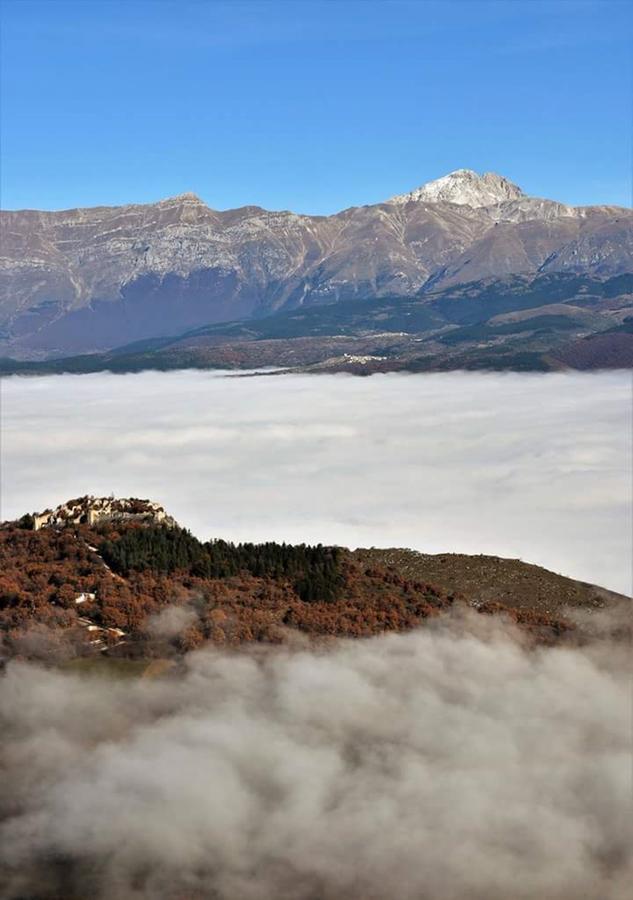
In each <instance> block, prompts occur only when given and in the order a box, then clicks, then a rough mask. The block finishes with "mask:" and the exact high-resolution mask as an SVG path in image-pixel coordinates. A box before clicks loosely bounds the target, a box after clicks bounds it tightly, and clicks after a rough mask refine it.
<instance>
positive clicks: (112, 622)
mask: <svg viewBox="0 0 633 900" xmlns="http://www.w3.org/2000/svg"><path fill="white" fill-rule="evenodd" d="M34 526H36V528H35V529H34ZM0 564H1V568H2V578H1V579H0V651H1V652H0V657H2V656H4V657H5V658H10V657H14V656H19V657H22V658H31V659H41V660H44V661H53V662H60V661H64V660H67V659H69V658H70V659H73V658H77V657H80V658H81V657H83V658H114V659H121V658H126V659H151V658H152V657H161V658H165V657H173V656H175V655H178V654H182V653H183V652H185V651H186V650H189V649H193V648H194V647H197V646H200V645H201V644H203V643H213V644H224V645H227V644H228V645H238V644H242V643H249V642H253V641H261V642H268V643H281V642H284V641H287V640H289V639H291V638H292V636H293V635H294V636H295V639H296V637H297V636H299V635H303V636H305V637H308V638H313V639H314V638H319V639H323V638H328V637H333V636H339V637H360V636H370V635H373V634H378V633H381V632H385V631H404V630H408V629H411V628H416V627H420V626H423V625H424V624H425V622H426V621H427V620H429V619H432V618H434V617H436V616H438V615H439V614H440V613H442V612H445V613H446V612H449V611H451V610H452V611H453V612H457V613H458V614H462V615H463V614H466V611H467V609H468V608H469V607H470V608H471V609H474V610H477V611H478V612H480V613H488V614H491V615H493V614H494V615H498V614H501V615H503V616H504V617H506V618H510V619H513V620H514V621H515V622H516V623H517V624H518V625H519V626H521V627H522V628H524V629H526V631H527V633H528V635H530V636H531V637H532V639H534V640H537V641H546V642H548V643H552V642H556V641H558V640H561V639H564V638H572V639H574V640H575V639H578V638H582V636H583V634H584V633H585V632H586V631H587V623H585V624H581V625H580V626H579V625H578V623H575V620H576V619H577V618H578V612H579V611H580V612H581V613H582V612H583V611H584V613H589V614H591V612H592V611H595V610H597V609H600V610H603V611H604V612H605V613H606V614H607V617H609V616H610V615H611V614H613V615H612V620H611V619H610V621H611V624H612V625H613V627H614V628H619V627H620V625H621V624H622V621H621V619H622V617H620V616H618V615H617V612H618V610H619V609H620V608H621V607H622V605H623V604H624V605H625V606H626V605H627V604H628V599H627V598H624V597H621V596H620V595H617V594H614V593H612V592H610V591H606V590H603V589H601V588H598V587H595V586H594V585H587V584H582V583H580V582H576V581H573V580H572V579H569V578H563V577H562V576H558V575H554V574H553V573H551V572H547V571H546V570H544V569H540V568H538V567H536V566H529V565H527V564H525V563H522V562H520V561H518V560H499V559H497V558H495V557H481V556H478V557H465V556H452V555H451V554H445V555H442V556H437V557H436V556H424V555H422V554H419V553H413V552H411V551H401V550H357V551H354V552H350V551H348V550H345V549H343V548H340V547H323V546H321V545H319V546H317V547H306V546H304V545H299V546H289V545H286V544H283V545H281V544H274V543H266V544H260V545H254V544H239V545H233V544H229V543H227V542H225V541H221V540H216V541H210V542H206V543H202V542H200V541H198V540H197V539H196V538H195V537H193V536H192V535H191V534H190V533H189V532H187V531H185V530H184V529H182V528H180V527H179V526H178V525H177V524H176V523H175V522H174V520H173V519H171V518H170V517H169V516H167V514H166V513H165V511H164V510H163V508H162V507H161V506H160V505H159V504H157V503H151V502H150V501H147V500H138V499H123V500H115V499H114V498H94V497H82V498H78V499H76V500H72V501H69V502H68V503H66V504H63V505H62V506H60V507H58V509H57V510H48V511H45V512H44V513H42V514H34V515H33V516H25V517H23V518H22V519H21V520H19V521H18V522H7V523H4V524H2V525H0ZM627 609H628V606H627ZM589 624H590V623H589Z"/></svg>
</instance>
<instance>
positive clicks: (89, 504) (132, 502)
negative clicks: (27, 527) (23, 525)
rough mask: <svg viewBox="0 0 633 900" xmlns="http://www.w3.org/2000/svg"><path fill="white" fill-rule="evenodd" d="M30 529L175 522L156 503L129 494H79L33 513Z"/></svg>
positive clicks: (173, 525)
mask: <svg viewBox="0 0 633 900" xmlns="http://www.w3.org/2000/svg"><path fill="white" fill-rule="evenodd" d="M32 519H33V530H34V531H39V530H40V529H41V528H64V527H66V526H70V525H97V524H99V523H100V522H113V521H121V522H142V523H144V524H152V525H160V524H162V525H168V526H171V527H175V526H176V521H175V520H174V519H172V517H171V516H168V515H167V513H166V512H165V510H164V508H163V507H162V506H161V505H160V504H159V503H154V502H153V501H151V500H139V499H137V498H134V497H131V498H126V499H116V498H115V497H92V496H86V497H78V498H77V499H75V500H68V501H67V502H66V503H62V504H60V505H59V506H57V507H56V508H55V509H45V510H44V511H43V512H41V513H33V516H32Z"/></svg>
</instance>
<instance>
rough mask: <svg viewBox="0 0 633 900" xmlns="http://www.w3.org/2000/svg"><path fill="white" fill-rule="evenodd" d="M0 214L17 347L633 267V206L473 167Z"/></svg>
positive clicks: (10, 332) (11, 348)
mask: <svg viewBox="0 0 633 900" xmlns="http://www.w3.org/2000/svg"><path fill="white" fill-rule="evenodd" d="M0 227H1V229H2V257H1V258H0V353H2V354H3V355H6V356H14V357H17V358H38V357H39V358H43V357H49V356H63V355H69V354H71V353H79V352H82V353H83V352H95V351H99V350H106V349H110V348H113V347H115V346H117V345H121V344H124V343H127V342H130V341H135V340H143V339H146V338H154V337H161V336H167V335H173V334H175V333H178V332H182V331H185V330H188V329H193V328H196V327H199V326H202V325H207V324H212V323H214V322H223V321H228V320H235V319H239V318H245V317H252V316H255V317H257V316H260V315H265V314H270V313H271V312H274V311H276V310H279V309H282V308H290V309H292V308H297V307H301V306H311V305H315V304H320V303H324V302H338V301H340V300H349V299H354V298H372V297H385V296H394V297H398V296H402V297H409V296H413V295H416V294H419V293H420V292H426V291H428V290H431V289H434V290H437V289H439V288H441V287H444V286H449V285H454V284H460V283H463V282H467V281H473V280H476V279H481V278H495V277H502V276H507V275H510V274H513V275H514V274H528V275H536V274H538V273H550V272H563V273H578V274H594V275H597V276H599V277H610V276H613V275H617V274H620V273H624V272H631V271H633V214H632V213H631V211H630V210H626V209H619V208H615V207H578V208H573V207H569V206H565V205H563V204H560V203H556V202H553V201H549V200H541V199H538V198H531V197H527V196H525V195H524V194H523V193H522V192H521V190H520V189H519V188H518V187H516V185H513V184H511V183H510V182H508V181H507V180H506V179H504V178H502V177H501V176H498V175H494V174H492V173H487V174H486V175H483V176H479V175H477V174H476V173H474V172H470V171H468V170H459V171H458V172H455V173H451V174H450V175H448V176H445V177H444V178H442V179H439V180H438V181H435V182H430V183H428V184H427V185H423V186H422V187H421V188H418V189H417V190H415V191H413V192H411V193H410V194H405V195H400V196H397V197H394V198H392V199H391V200H389V201H387V202H385V203H380V204H377V205H374V206H363V207H355V208H352V209H348V210H344V211H343V212H340V213H337V214H336V215H332V216H306V215H296V214H294V213H292V212H287V211H284V212H268V211H266V210H263V209H261V208H259V207H254V206H253V207H243V208H241V209H236V210H227V211H224V212H218V211H215V210H212V209H210V208H209V207H207V206H206V205H205V204H204V203H203V202H202V201H201V200H200V199H199V198H198V197H196V196H195V195H194V194H183V195H180V196H178V197H174V198H171V199H168V200H163V201H160V202H158V203H154V204H149V205H131V206H123V207H98V208H93V209H75V210H65V211H61V212H38V211H33V210H22V211H16V212H2V213H1V214H0Z"/></svg>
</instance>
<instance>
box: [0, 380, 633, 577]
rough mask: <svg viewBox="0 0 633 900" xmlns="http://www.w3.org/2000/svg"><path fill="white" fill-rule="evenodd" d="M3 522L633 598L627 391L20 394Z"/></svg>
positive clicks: (244, 389) (167, 388) (123, 389)
mask: <svg viewBox="0 0 633 900" xmlns="http://www.w3.org/2000/svg"><path fill="white" fill-rule="evenodd" d="M2 394H3V397H2V401H3V406H2V442H3V447H2V462H3V470H2V498H1V499H2V515H3V517H4V518H12V517H15V516H18V515H20V514H22V513H23V512H25V511H32V510H35V509H40V508H43V507H45V506H50V505H54V504H57V503H59V502H61V501H63V500H66V499H68V498H69V497H73V496H77V495H80V494H84V493H92V494H109V493H110V492H114V493H115V494H117V495H120V496H128V495H133V496H141V497H150V498H152V499H156V500H159V501H161V502H162V503H164V505H165V506H166V507H167V509H168V511H169V512H171V513H172V514H173V515H174V516H175V517H176V518H177V519H178V520H179V521H180V522H181V523H182V524H184V525H186V526H188V527H189V528H191V530H192V531H193V532H194V533H195V534H197V535H198V536H199V537H202V538H208V537H212V536H222V537H225V538H227V539H233V540H242V539H248V540H271V539H277V540H288V541H310V542H317V541H321V542H324V543H339V544H343V545H347V546H371V545H374V546H395V545H398V546H406V547H412V548H415V549H419V550H423V551H425V552H431V553H435V552H444V551H459V552H466V553H490V554H494V555H499V556H508V557H518V558H522V559H524V560H526V561H529V562H534V563H538V564H541V565H544V566H547V567H548V568H551V569H554V570H555V571H559V572H562V573H563V574H567V575H572V576H574V577H577V578H581V579H584V580H588V581H592V582H596V583H599V584H602V585H604V586H606V587H609V588H612V589H615V590H620V591H624V592H630V589H631V571H630V536H631V530H630V507H631V475H630V451H631V448H630V436H631V380H630V375H629V374H628V373H625V372H614V373H603V374H591V375H581V374H567V373H565V374H550V375H518V374H499V375H497V374H486V375H478V374H465V373H447V374H437V375H423V376H414V375H385V376H381V375H377V376H373V377H372V378H368V379H361V378H353V377H349V376H322V377H321V376H319V377H315V376H282V377H278V376H258V377H247V378H243V377H232V376H229V377H227V376H225V375H224V374H223V373H217V372H198V371H187V372H176V373H152V372H146V373H142V374H139V375H126V376H117V375H110V374H97V375H82V376H58V377H46V378H37V379H35V378H8V379H5V381H4V383H3V385H2Z"/></svg>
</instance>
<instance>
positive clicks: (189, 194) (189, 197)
mask: <svg viewBox="0 0 633 900" xmlns="http://www.w3.org/2000/svg"><path fill="white" fill-rule="evenodd" d="M158 202H159V203H161V204H164V205H167V204H174V203H198V204H199V205H200V206H206V203H205V202H204V200H201V199H200V197H198V195H197V194H194V193H193V191H186V192H185V193H184V194H177V195H176V196H175V197H165V199H164V200H159V201H158Z"/></svg>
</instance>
